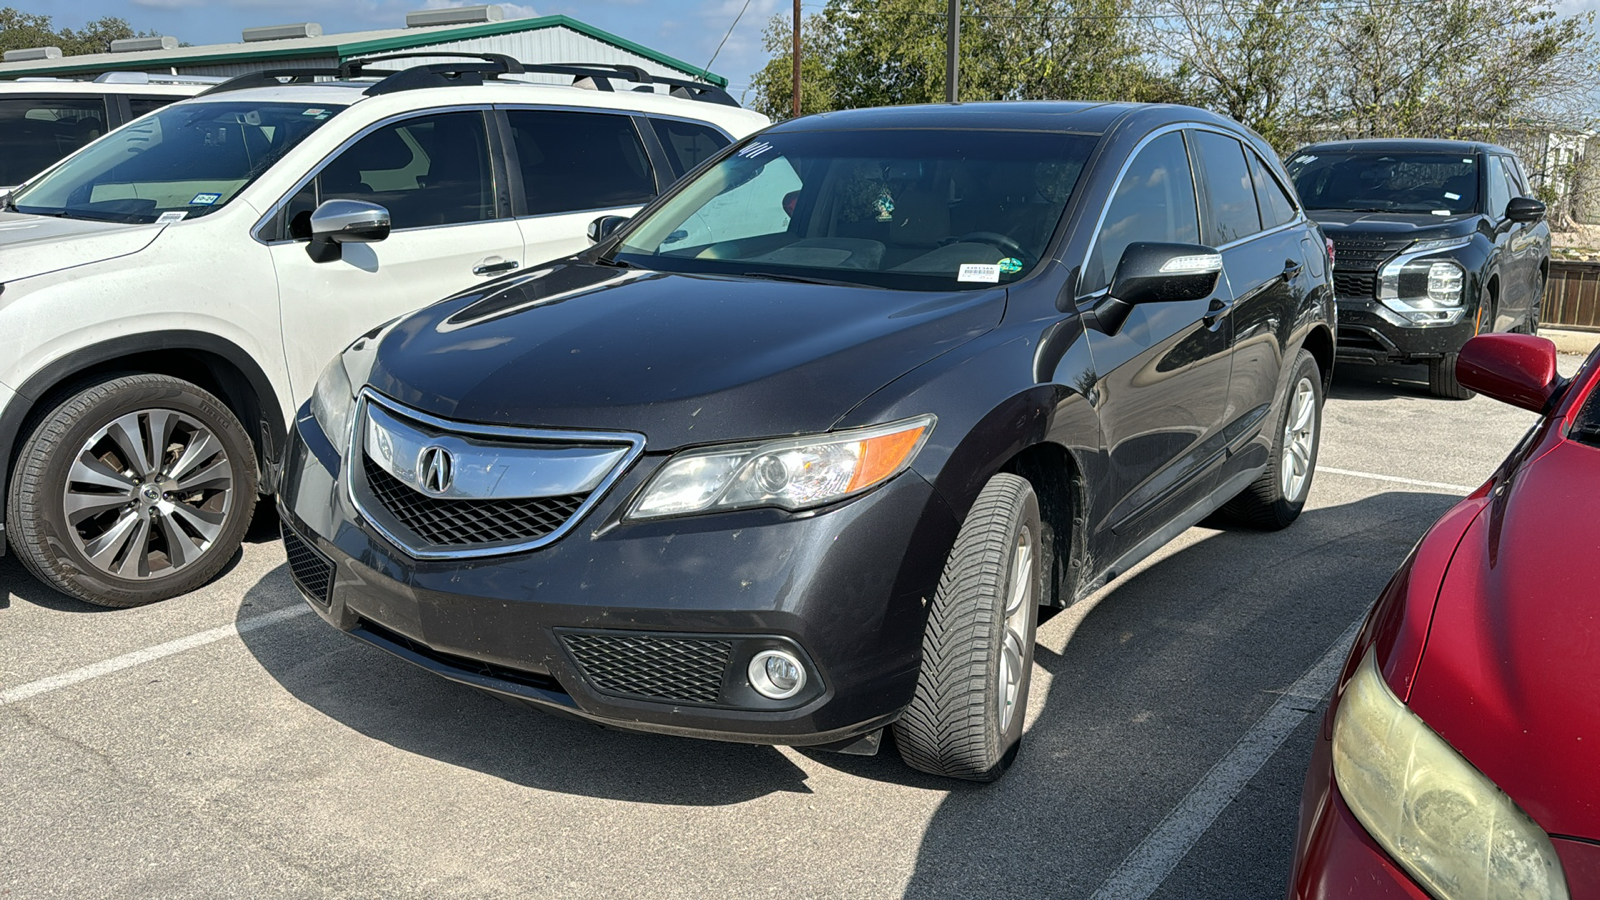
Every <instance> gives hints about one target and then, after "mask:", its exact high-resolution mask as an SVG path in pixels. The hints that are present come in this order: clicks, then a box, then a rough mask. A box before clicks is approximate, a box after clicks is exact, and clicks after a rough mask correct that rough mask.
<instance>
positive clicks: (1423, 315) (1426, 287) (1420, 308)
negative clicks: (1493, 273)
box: [1378, 237, 1472, 325]
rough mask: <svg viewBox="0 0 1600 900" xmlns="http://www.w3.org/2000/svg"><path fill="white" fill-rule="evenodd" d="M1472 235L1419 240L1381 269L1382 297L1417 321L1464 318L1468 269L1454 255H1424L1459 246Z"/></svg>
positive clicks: (1444, 321)
mask: <svg viewBox="0 0 1600 900" xmlns="http://www.w3.org/2000/svg"><path fill="white" fill-rule="evenodd" d="M1470 243H1472V238H1470V237H1464V238H1446V239H1444V240H1438V241H1417V242H1416V243H1414V244H1412V245H1411V246H1409V247H1407V248H1406V250H1405V252H1404V253H1402V254H1400V255H1399V256H1397V257H1395V258H1394V259H1392V260H1390V261H1389V262H1388V263H1387V264H1385V265H1384V267H1383V268H1382V269H1381V270H1380V271H1379V272H1378V299H1379V300H1381V301H1382V302H1383V305H1385V306H1387V307H1389V308H1390V309H1392V310H1394V311H1395V312H1397V313H1399V314H1400V315H1401V316H1403V317H1404V318H1405V319H1406V320H1407V321H1409V322H1411V323H1412V324H1415V325H1450V324H1453V323H1455V322H1457V321H1459V320H1460V319H1461V315H1462V313H1463V312H1464V310H1463V309H1462V308H1461V300H1462V288H1463V287H1464V286H1465V285H1466V270H1465V269H1463V268H1461V265H1460V264H1459V263H1457V262H1456V261H1455V260H1451V259H1423V258H1422V257H1425V256H1428V255H1430V254H1434V253H1441V252H1444V251H1446V250H1457V249H1460V248H1462V247H1465V246H1467V245H1468V244H1470Z"/></svg>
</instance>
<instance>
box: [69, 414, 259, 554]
mask: <svg viewBox="0 0 1600 900" xmlns="http://www.w3.org/2000/svg"><path fill="white" fill-rule="evenodd" d="M233 500H234V474H233V463H232V461H231V460H230V459H229V458H228V454H227V451H226V449H225V448H224V446H223V443H222V441H221V440H219V439H218V438H217V436H216V435H214V434H212V432H211V430H210V429H209V428H207V427H206V426H205V425H204V424H202V423H201V422H199V421H198V420H196V419H195V418H194V417H192V416H190V415H188V414H186V413H182V412H178V411H177V410H172V409H144V410H139V411H137V412H131V413H128V414H126V415H123V416H120V417H118V418H116V419H114V420H112V421H111V422H109V423H107V424H106V425H104V426H102V427H101V428H100V429H99V430H97V431H96V432H95V433H94V434H93V435H92V436H90V438H89V439H88V440H87V441H85V442H84V444H83V447H82V449H81V450H80V451H79V452H78V455H77V458H75V459H74V460H73V462H72V466H71V467H70V469H69V470H68V473H67V484H66V488H65V490H64V492H63V496H62V511H63V513H64V514H65V517H66V521H67V524H68V526H69V529H68V530H69V532H70V534H71V536H72V540H73V543H74V544H75V545H76V546H77V549H78V551H79V552H81V553H82V554H83V556H84V557H85V558H86V559H87V560H88V561H89V562H90V563H91V564H93V565H94V566H95V567H96V568H98V569H100V570H101V571H102V572H105V573H107V574H109V575H113V576H115V577H118V578H125V579H130V580H148V579H153V578H163V577H166V576H169V575H173V574H175V573H177V572H179V571H182V570H183V569H184V568H186V567H187V566H189V565H192V564H193V563H194V562H195V561H197V560H198V559H199V558H200V557H201V556H202V555H204V554H205V553H206V551H207V550H209V549H210V548H211V546H212V543H213V542H214V541H215V540H216V538H217V536H218V534H220V533H221V531H222V527H223V524H224V522H226V521H227V518H228V513H229V511H230V510H231V509H232V506H233Z"/></svg>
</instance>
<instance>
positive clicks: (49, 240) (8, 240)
mask: <svg viewBox="0 0 1600 900" xmlns="http://www.w3.org/2000/svg"><path fill="white" fill-rule="evenodd" d="M164 228H166V226H165V225H122V224H118V223H115V222H91V221H88V220H85V219H67V218H60V217H56V216H33V215H28V214H26V213H13V212H7V213H0V284H5V283H7V282H12V281H20V280H21V279H24V278H32V277H34V276H35V275H45V274H48V273H50V272H59V271H60V270H62V269H70V268H72V267H74V266H86V265H88V264H90V263H97V262H101V261H104V260H107V259H113V258H115V257H118V256H127V255H128V254H130V253H138V252H139V251H140V250H143V249H144V248H146V247H148V246H150V243H151V242H152V241H154V240H155V239H156V235H158V234H160V233H161V231H162V229H164Z"/></svg>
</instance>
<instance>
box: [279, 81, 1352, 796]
mask: <svg viewBox="0 0 1600 900" xmlns="http://www.w3.org/2000/svg"><path fill="white" fill-rule="evenodd" d="M1287 185H1288V180H1287V178H1286V176H1285V175H1284V173H1283V171H1282V170H1281V168H1280V167H1279V166H1278V165H1277V164H1276V162H1275V161H1274V156H1273V154H1272V151H1271V150H1270V149H1268V147H1267V146H1266V144H1264V143H1263V142H1262V141H1261V140H1260V139H1259V138H1258V137H1256V136H1255V135H1254V134H1251V133H1250V132H1248V131H1246V130H1245V129H1243V128H1241V127H1240V126H1239V125H1237V124H1235V123H1233V122H1231V121H1229V120H1227V119H1223V118H1219V117H1217V116H1215V115H1212V114H1210V113H1206V112H1203V111H1201V110H1198V109H1189V108H1185V107H1174V106H1138V105H1090V104H1072V103H998V104H970V105H962V106H929V107H901V108H895V109H868V110H855V111H850V112H840V113H830V114H826V115H819V116H812V117H809V118H804V119H799V120H796V121H792V122H788V123H785V124H782V125H779V126H777V127H774V128H771V129H769V130H767V131H765V132H762V133H760V134H758V135H756V136H754V137H753V138H750V139H748V140H745V141H743V142H741V143H739V144H735V145H733V146H731V147H729V148H728V149H727V150H725V151H723V152H722V153H721V154H719V155H718V156H717V157H716V158H715V159H713V160H711V161H709V162H708V163H707V164H706V165H704V166H702V167H701V168H699V169H698V170H697V171H696V172H695V173H692V174H691V175H689V176H688V177H687V179H686V180H685V181H683V182H682V183H681V184H680V185H679V186H678V187H677V188H675V189H673V190H672V191H670V192H669V193H667V194H665V195H663V197H662V198H661V199H660V200H659V201H657V202H656V203H654V204H653V205H652V206H650V207H649V208H647V209H646V210H645V211H643V212H642V213H640V214H639V215H638V216H637V217H635V218H634V219H632V220H631V221H628V222H627V223H626V224H623V225H621V227H620V228H615V226H617V225H618V224H619V220H614V219H608V220H597V223H596V228H595V236H596V237H597V239H598V240H599V241H600V242H599V243H598V244H597V245H596V246H594V247H592V248H590V249H589V250H588V251H585V252H584V253H580V254H578V255H577V256H574V257H569V258H567V259H564V260H560V261H557V262H555V263H552V264H550V265H547V266H544V267H541V268H539V269H537V270H535V271H531V272H528V273H526V274H522V275H519V276H516V277H512V278H505V279H501V280H499V281H496V282H492V283H490V284H487V285H484V286H482V287H479V288H477V289H474V290H472V291H470V292H467V293H463V294H459V295H457V296H455V297H453V298H450V299H448V300H445V301H443V302H441V303H438V304H436V305H434V306H432V307H431V308H428V309H426V310H423V311H420V312H418V313H415V314H412V315H411V316H409V317H407V318H404V319H401V320H399V321H398V322H396V323H393V324H391V325H388V326H385V327H382V328H380V329H377V330H374V331H373V332H372V333H370V334H369V335H367V336H366V337H364V338H362V339H361V340H359V341H357V342H356V343H355V344H353V345H352V346H351V347H350V349H349V350H348V351H346V352H345V353H344V355H343V356H342V357H341V358H339V359H337V360H335V361H334V362H333V364H332V365H331V366H330V367H329V368H328V371H327V372H326V374H325V375H324V376H323V378H322V381H321V383H320V384H319V385H318V387H317V389H316V392H315V395H314V397H313V398H312V399H311V401H310V402H309V403H308V404H307V405H306V406H305V407H303V408H302V409H301V411H300V415H299V417H298V420H297V428H296V434H295V436H294V437H293V438H292V439H291V443H292V446H291V449H290V451H289V454H288V462H287V464H286V470H285V474H284V477H283V480H282V484H281V489H280V490H281V493H280V508H281V511H282V521H283V523H284V542H285V546H286V548H287V550H288V554H289V559H290V563H291V570H292V573H293V575H294V578H295V580H296V582H297V583H298V584H299V586H300V588H301V590H302V591H303V592H304V593H305V595H306V597H307V599H308V601H309V602H310V604H311V605H312V606H313V607H314V608H315V609H316V610H317V612H318V613H320V614H321V615H322V616H323V617H324V618H325V619H327V620H328V621H329V622H331V623H332V624H334V625H335V626H336V627H338V628H341V629H343V630H345V631H347V632H349V633H350V634H352V635H353V636H355V637H357V638H359V639H361V640H363V641H366V642H368V643H371V644H373V645H376V646H378V647H381V648H383V649H385V650H387V651H389V652H391V653H394V654H396V655H398V656H401V657H402V658H404V659H407V660H409V661H411V662H413V663H415V664H417V665H419V666H423V667H425V668H427V669H430V670H432V671H434V672H437V673H439V674H440V675H443V676H444V677H446V678H450V679H453V680H455V681H458V682H462V683H465V684H469V685H474V686H476V687H479V688H483V689H485V690H489V691H493V692H496V693H498V694H501V695H505V696H510V697H515V698H521V699H523V700H526V701H529V702H531V703H534V704H537V705H540V706H543V707H546V708H552V709H556V710H563V711H567V712H571V713H575V714H577V715H580V716H584V717H587V718H590V719H594V720H597V721H601V722H604V723H607V724H610V725H615V726H619V727H623V728H632V729H640V730H645V731H656V732H666V733H672V734H682V735H692V736H698V737H707V738H715V739H721V740H731V741H748V742H756V743H778V744H795V745H813V746H829V747H832V748H835V749H840V750H845V751H847V752H858V753H859V752H874V751H875V750H876V748H877V746H878V738H879V736H880V734H881V731H882V729H883V728H884V727H885V726H889V725H893V727H894V729H895V734H896V736H897V739H898V744H899V747H900V750H901V752H902V753H903V754H904V756H905V758H906V759H907V760H908V761H909V762H910V763H911V764H912V765H913V766H916V767H917V768H919V769H923V770H926V771H929V772H935V773H942V774H945V775H951V776H956V777H962V778H970V779H977V780H987V779H993V778H996V777H998V776H999V774H1000V773H1001V772H1002V771H1003V770H1004V768H1005V767H1006V766H1007V765H1008V764H1009V762H1010V761H1011V759H1012V758H1013V756H1014V755H1015V750H1016V747H1017V746H1018V741H1019V739H1020V736H1021V733H1022V719H1023V715H1022V711H1023V710H1024V709H1025V708H1026V702H1027V694H1028V681H1029V674H1030V672H1031V669H1032V658H1033V643H1034V641H1033V636H1034V628H1035V624H1036V622H1037V615H1038V610H1039V608H1040V607H1041V606H1045V607H1061V606H1066V605H1068V604H1071V603H1072V602H1074V601H1075V600H1078V599H1079V598H1082V597H1084V596H1086V595H1087V594H1088V593H1090V592H1091V591H1093V590H1095V589H1096V588H1098V587H1100V586H1101V585H1103V584H1105V583H1106V582H1107V581H1109V580H1110V579H1112V578H1114V577H1116V576H1117V575H1118V574H1119V573H1122V572H1126V571H1127V570H1128V568H1129V567H1130V566H1132V565H1133V564H1134V563H1136V562H1137V561H1138V560H1140V559H1141V558H1143V557H1145V556H1146V555H1148V554H1150V553H1151V552H1153V551H1154V550H1156V549H1157V548H1159V547H1160V546H1162V544H1164V543H1166V542H1167V541H1169V540H1171V539H1172V538H1173V537H1174V536H1175V535H1177V534H1178V533H1179V532H1181V531H1183V530H1184V529H1185V528H1188V527H1189V526H1190V525H1193V524H1194V523H1195V522H1198V521H1199V520H1200V519H1202V518H1204V517H1206V516H1208V515H1210V514H1211V513H1212V512H1214V511H1216V510H1218V509H1220V508H1222V507H1224V506H1227V507H1228V509H1229V510H1230V511H1231V512H1232V513H1233V514H1234V515H1236V516H1238V517H1239V518H1241V519H1243V520H1245V521H1246V522H1248V523H1250V524H1253V525H1255V526H1258V527H1263V528H1281V527H1283V526H1285V525H1288V524H1289V523H1290V522H1291V521H1293V520H1294V519H1295V517H1296V516H1297V515H1298V514H1299V512H1300V509H1301V506H1302V504H1303V503H1304V501H1305V498H1306V495H1307V492H1308V491H1309V489H1310V483H1311V478H1312V473H1313V468H1314V466H1315V464H1316V455H1317V443H1318V435H1319V425H1320V422H1321V401H1322V395H1323V388H1324V385H1325V383H1326V380H1327V378H1328V374H1329V372H1330V369H1331V367H1332V365H1333V358H1334V331H1333V321H1332V316H1333V295H1332V284H1331V280H1330V273H1329V267H1328V259H1327V250H1326V247H1325V245H1324V241H1323V239H1322V237H1321V236H1320V234H1319V233H1318V232H1317V229H1316V226H1315V225H1314V224H1313V223H1311V222H1310V221H1309V220H1307V219H1306V218H1305V216H1304V215H1303V214H1302V213H1301V211H1300V209H1299V207H1298V204H1297V203H1296V201H1295V199H1294V193H1293V191H1292V190H1290V189H1289V188H1288V186H1287ZM614 228H615V231H614V233H611V234H609V235H608V234H606V233H605V232H606V231H608V230H612V229H614Z"/></svg>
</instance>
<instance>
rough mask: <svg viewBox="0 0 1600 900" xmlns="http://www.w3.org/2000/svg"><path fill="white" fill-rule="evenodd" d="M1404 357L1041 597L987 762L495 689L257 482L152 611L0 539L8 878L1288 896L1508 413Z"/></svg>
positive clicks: (608, 890)
mask: <svg viewBox="0 0 1600 900" xmlns="http://www.w3.org/2000/svg"><path fill="white" fill-rule="evenodd" d="M1562 359H1563V371H1565V372H1567V373H1568V374H1570V373H1571V372H1572V371H1573V370H1574V369H1575V368H1576V365H1577V363H1578V362H1579V359H1578V358H1577V357H1571V356H1564V357H1563V358H1562ZM1420 374H1422V372H1421V370H1420V369H1418V370H1405V369H1396V370H1371V369H1366V370H1363V369H1359V368H1350V369H1346V370H1342V371H1341V373H1340V378H1339V380H1338V382H1337V383H1336V385H1335V388H1334V392H1333V396H1332V397H1331V398H1330V400H1329V403H1328V405H1327V408H1326V413H1325V419H1324V438H1323V443H1322V450H1321V459H1320V466H1319V471H1318V474H1317V477H1316V482H1315V484H1314V486H1313V488H1312V494H1311V502H1310V504H1309V506H1308V508H1307V510H1306V512H1305V514H1304V515H1303V516H1302V518H1301V519H1300V521H1299V522H1297V523H1296V524H1295V525H1294V526H1292V527H1291V528H1289V529H1288V530H1286V531H1283V532H1280V533H1276V534H1259V533H1253V532H1248V531H1242V530H1218V529H1213V528H1208V527H1197V528H1193V529H1191V530H1190V531H1188V532H1187V533H1185V534H1184V535H1183V536H1182V537H1181V538H1180V539H1179V540H1178V541H1176V542H1175V543H1173V544H1172V545H1171V546H1169V547H1167V548H1166V549H1165V550H1163V551H1162V552H1161V553H1159V554H1158V555H1157V557H1156V558H1154V559H1152V560H1149V561H1147V562H1146V563H1144V564H1142V565H1140V566H1138V567H1137V568H1135V569H1134V570H1133V571H1132V572H1130V573H1128V574H1127V575H1124V576H1123V577H1122V578H1120V579H1118V580H1117V581H1116V582H1114V583H1113V584H1112V585H1111V586H1109V587H1108V588H1107V589H1106V590H1104V591H1102V592H1101V593H1100V594H1098V595H1097V596H1095V597H1094V598H1091V599H1090V600H1088V601H1085V602H1084V603H1080V604H1078V605H1077V606H1075V607H1073V608H1072V609H1069V610H1067V611H1065V612H1063V613H1061V614H1060V615H1058V616H1056V617H1055V618H1053V619H1051V620H1050V621H1049V622H1047V623H1046V624H1044V625H1043V626H1041V628H1040V632H1039V648H1038V652H1037V656H1036V669H1035V672H1034V684H1033V691H1032V697H1031V702H1030V707H1029V722H1028V732H1027V737H1026V738H1025V741H1024V746H1023V751H1022V756H1021V758H1020V759H1019V761H1018V763H1017V765H1016V766H1015V767H1014V768H1013V769H1012V771H1011V772H1010V774H1009V775H1007V776H1006V778H1005V779H1004V780H1003V781H1001V782H1000V783H999V784H997V785H993V786H987V787H983V786H969V785H963V784H954V783H950V782H946V781H942V780H939V779H935V778H932V777H928V776H924V775H921V774H918V773H915V772H913V771H911V770H910V769H908V768H906V767H905V766H903V765H902V764H901V763H900V761H899V759H898V757H897V756H896V755H894V754H893V753H892V752H890V753H885V754H880V755H879V756H878V757H876V758H860V757H844V756H837V755H831V754H826V753H820V752H810V751H796V750H791V749H782V748H771V747H746V746H735V745H723V744H713V743H703V742H695V741H689V740H685V739H677V738H667V737H659V736H651V735H635V734H627V733H621V732H613V731H606V730H602V729H599V728H596V727H594V726H591V725H586V724H582V723H576V722H570V721H566V720H562V719H557V718H553V717H550V716H546V715H542V714H539V713H535V712H530V711H526V710H522V709H517V708H513V707H510V706H508V705H504V704H502V703H499V702H497V701H496V700H494V699H492V698H489V697H486V696H483V695H480V694H477V693H474V692H473V691H471V690H469V689H467V688H464V687H460V686H457V685H454V684H451V683H448V682H445V681H443V680H440V679H437V678H434V677H432V676H430V675H428V674H426V673H424V672H421V671H420V670H416V669H413V668H411V667H410V666H408V665H407V664H405V663H403V662H401V661H399V660H397V659H394V658H392V657H389V656H387V655H386V654H384V653H383V652H381V651H378V650H376V649H372V648H370V647H366V646H364V645H359V644H357V643H356V642H354V641H352V640H350V639H348V638H346V637H345V636H343V635H341V634H339V633H337V632H335V631H333V630H332V629H330V628H328V627H327V626H325V625H324V624H323V623H322V622H321V621H320V620H318V619H317V618H316V617H315V616H312V615H310V614H309V610H307V609H306V608H305V606H304V604H303V602H302V601H301V600H300V598H299V597H298V595H297V594H296V592H295V589H294V588H293V586H292V585H291V583H290V580H289V575H288V570H287V567H286V566H285V564H284V561H283V551H282V547H281V546H280V544H279V543H278V541H277V540H276V539H275V537H274V527H275V526H274V524H273V523H272V522H271V521H270V519H271V517H270V515H262V516H259V517H258V520H257V523H256V526H255V528H254V529H253V531H252V537H251V539H250V541H249V542H247V544H246V545H245V548H244V551H243V554H242V556H241V557H240V558H239V560H238V561H237V562H236V564H235V565H233V567H232V568H231V569H230V570H228V571H227V572H226V574H225V575H224V576H223V577H221V578H220V579H218V580H217V581H216V582H214V583H213V584H211V585H210V586H208V587H207V588H205V589H204V590H201V591H199V592H197V593H195V594H192V595H190V596H187V597H183V598H179V599H176V600H172V601H168V602H166V603H162V604H158V605H156V606H152V607H147V608H143V609H134V610H101V609H98V608H95V607H90V606H87V605H84V604H81V603H78V602H76V601H73V600H69V599H67V598H65V597H64V596H62V595H59V594H56V593H55V592H53V591H51V590H49V589H47V588H45V587H43V586H42V585H40V584H39V583H37V582H35V581H33V580H32V579H30V578H29V577H28V576H27V575H26V573H25V572H24V571H23V570H22V568H21V567H20V566H19V565H18V564H17V562H16V560H15V558H13V557H6V558H0V770H3V771H4V772H5V777H4V778H0V896H15V897H29V898H35V897H38V898H44V897H75V898H77V897H112V896H115V897H130V896H160V897H173V898H177V897H234V896H241V897H263V896H272V897H512V896H517V897H523V896H551V897H609V896H619V895H625V894H626V895H645V896H652V897H716V896H752V895H755V894H756V892H757V891H764V892H765V893H766V894H767V895H769V896H781V897H892V896H907V897H1011V896H1015V897H1039V896H1049V897H1074V898H1076V897H1091V896H1094V897H1105V898H1112V897H1116V898H1123V897H1128V898H1142V897H1147V896H1149V897H1161V898H1210V897H1217V898H1222V897H1228V898H1235V897H1274V896H1282V893H1283V886H1284V882H1285V880H1286V878H1287V873H1288V866H1289V858H1290V852H1291V842H1292V838H1293V832H1294V827H1295V815H1296V810H1297V805H1298V802H1299V793H1300V781H1301V778H1302V776H1303V774H1304V771H1305V766H1306V761H1307V759H1308V758H1309V755H1310V741H1311V737H1312V733H1313V731H1314V729H1315V727H1316V723H1317V721H1318V717H1319V716H1320V711H1321V707H1322V702H1323V701H1322V699H1321V698H1322V697H1323V695H1324V693H1325V691H1326V688H1327V686H1328V685H1329V683H1331V681H1332V678H1333V676H1334V674H1335V672H1334V668H1335V666H1336V665H1337V663H1339V662H1341V661H1342V658H1343V649H1344V645H1343V642H1345V641H1347V640H1348V639H1349V637H1350V636H1351V634H1352V628H1353V626H1354V625H1355V624H1356V623H1357V622H1358V621H1359V619H1360V618H1361V616H1362V615H1363V614H1364V612H1365V610H1366V608H1367V606H1368V604H1369V603H1370V602H1371V601H1372V599H1373V598H1374V596H1375V595H1376V594H1377V592H1378V591H1379V589H1381V588H1382V586H1383V584H1384V583H1385V581H1387V580H1388V578H1389V576H1390V574H1391V573H1392V572H1393V570H1394V567H1395V566H1396V565H1397V564H1398V563H1399V562H1400V560H1401V559H1402V558H1403V557H1404V556H1405V554H1406V552H1407V551H1408V550H1409V549H1410V547H1411V545H1412V544H1413V543H1414V542H1415V541H1416V539H1417V538H1418V537H1419V536H1420V535H1421V533H1422V532H1423V530H1424V529H1425V528H1426V527H1427V526H1428V525H1429V523H1431V522H1432V521H1433V520H1434V519H1435V518H1436V517H1437V516H1438V515H1439V514H1440V513H1442V512H1443V511H1444V510H1445V509H1447V508H1448V507H1449V506H1450V504H1451V503H1453V502H1454V500H1455V499H1456V498H1457V497H1459V496H1460V495H1461V494H1463V493H1465V492H1466V491H1467V490H1469V489H1470V487H1471V486H1475V485H1477V484H1478V483H1479V482H1481V481H1482V480H1483V479H1484V478H1486V477H1487V476H1488V475H1489V474H1490V472H1492V471H1493V469H1494V468H1495V466H1496V465H1497V464H1498V463H1499V461H1500V460H1501V459H1502V457H1504V455H1505V454H1506V453H1507V452H1508V451H1509V450H1510V449H1511V447H1512V445H1513V444H1514V443H1515V442H1516V440H1517V439H1518V438H1519V437H1520V436H1521V435H1522V434H1523V432H1524V431H1525V430H1526V429H1527V427H1528V426H1529V424H1531V422H1532V421H1533V416H1532V414H1530V413H1523V412H1520V411H1517V410H1514V409H1511V408H1510V407H1507V406H1502V405H1500V404H1497V403H1495V402H1494V401H1491V400H1487V399H1484V398H1477V399H1474V400H1471V401H1466V402H1449V401H1441V400H1434V399H1430V398H1428V397H1427V396H1426V386H1425V385H1424V384H1422V383H1420V382H1418V381H1416V380H1415V378H1416V377H1417V376H1418V375H1420Z"/></svg>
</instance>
